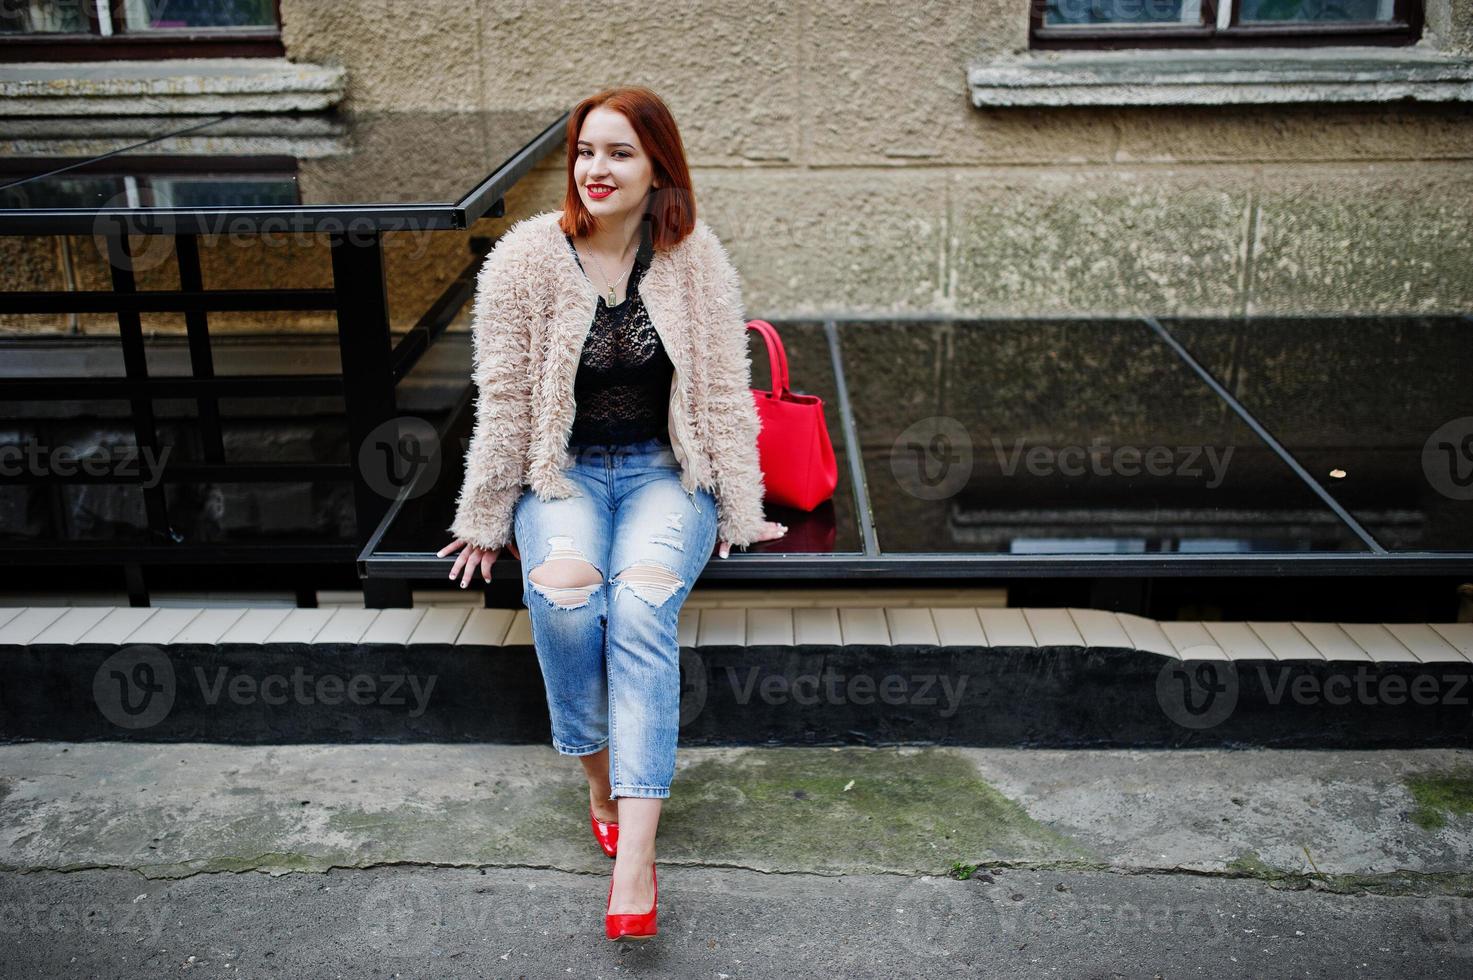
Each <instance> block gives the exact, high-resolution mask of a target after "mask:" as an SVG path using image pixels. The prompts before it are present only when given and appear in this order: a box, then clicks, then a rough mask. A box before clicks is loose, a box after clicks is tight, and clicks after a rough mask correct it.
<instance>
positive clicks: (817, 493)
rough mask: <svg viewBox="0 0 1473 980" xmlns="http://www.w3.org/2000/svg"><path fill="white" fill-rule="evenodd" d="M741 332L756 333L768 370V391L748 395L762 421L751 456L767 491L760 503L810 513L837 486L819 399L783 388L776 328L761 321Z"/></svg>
mask: <svg viewBox="0 0 1473 980" xmlns="http://www.w3.org/2000/svg"><path fill="white" fill-rule="evenodd" d="M747 329H748V330H755V331H757V333H758V334H759V335H760V336H761V337H762V339H763V340H764V341H765V342H766V343H767V361H768V364H769V365H770V366H771V368H772V390H771V391H763V390H761V389H759V388H753V389H752V398H753V399H754V400H755V401H756V403H757V417H758V418H759V419H761V420H762V429H761V431H760V432H758V433H757V455H758V459H759V462H760V464H761V466H762V482H763V484H764V486H765V487H766V489H767V493H766V496H765V498H764V499H766V500H770V501H772V502H773V503H775V504H781V505H783V506H785V507H795V508H797V509H798V510H803V511H811V510H813V508H815V507H817V506H818V505H819V504H821V503H823V502H824V501H825V500H828V499H830V498H831V497H833V495H834V488H835V487H837V486H838V484H839V467H838V465H837V464H836V463H835V461H834V444H833V442H832V441H830V439H829V427H828V424H827V423H826V422H825V421H824V415H823V399H822V398H819V397H818V396H817V395H803V394H798V393H796V392H794V391H793V390H792V389H791V388H789V387H788V354H787V351H785V350H783V342H782V338H781V337H779V336H778V334H777V328H776V327H774V326H773V325H772V324H770V323H768V322H767V321H766V320H748V321H747Z"/></svg>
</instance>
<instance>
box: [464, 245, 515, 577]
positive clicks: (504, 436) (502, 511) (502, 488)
mask: <svg viewBox="0 0 1473 980" xmlns="http://www.w3.org/2000/svg"><path fill="white" fill-rule="evenodd" d="M528 271H529V270H527V269H525V268H524V267H523V264H522V263H521V262H520V260H519V256H518V250H517V242H516V241H515V240H514V234H513V232H512V231H508V232H507V233H506V234H504V235H503V236H502V237H501V239H500V240H499V241H498V242H497V244H496V247H495V248H493V249H492V250H491V253H490V254H489V255H487V256H486V260H485V262H483V263H482V264H481V269H480V272H479V273H478V274H477V276H476V293H475V299H474V301H473V304H472V312H471V344H472V351H473V356H472V364H473V378H474V380H475V384H476V388H477V397H476V421H475V427H474V428H473V430H472V432H471V440H470V446H469V448H468V449H467V450H466V455H465V482H464V483H463V484H462V485H461V489H460V497H459V500H458V501H457V503H456V514H455V520H454V523H452V524H451V525H450V528H449V531H450V533H451V534H453V535H454V536H455V537H457V538H461V539H464V540H465V541H468V542H470V543H471V544H473V545H476V546H477V547H480V548H486V549H488V550H489V549H492V548H500V547H502V546H503V545H505V544H506V543H507V541H509V540H510V539H511V537H512V512H513V510H514V509H515V507H516V502H517V499H518V498H519V497H520V496H521V493H522V483H523V480H524V478H525V475H526V474H525V469H526V465H525V459H526V448H527V445H528V442H529V440H530V439H531V431H532V377H531V363H530V362H531V341H530V321H531V318H532V316H533V315H534V313H535V310H534V308H533V306H534V304H533V303H532V300H531V298H530V296H529V292H530V290H529V288H528V282H529V279H528Z"/></svg>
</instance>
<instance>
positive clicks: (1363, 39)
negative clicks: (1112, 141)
mask: <svg viewBox="0 0 1473 980" xmlns="http://www.w3.org/2000/svg"><path fill="white" fill-rule="evenodd" d="M1240 2H1241V0H1201V4H1202V20H1203V23H1202V24H1200V25H1195V26H1191V25H1178V24H1160V25H1156V26H1149V27H1110V26H1102V25H1094V24H1090V25H1080V26H1074V27H1061V26H1057V25H1056V26H1052V27H1046V26H1044V23H1043V15H1044V6H1045V0H1030V3H1029V5H1028V43H1029V47H1030V48H1032V49H1037V50H1044V49H1052V50H1063V49H1076V50H1077V49H1081V48H1083V49H1094V50H1104V49H1111V48H1186V49H1200V48H1241V47H1296V48H1309V47H1321V46H1330V45H1345V44H1356V45H1364V44H1378V45H1388V46H1391V45H1395V46H1405V45H1409V44H1415V43H1416V42H1417V41H1418V40H1420V39H1421V37H1422V24H1423V21H1424V18H1425V15H1426V12H1425V3H1424V0H1392V15H1391V20H1389V21H1386V22H1384V23H1375V24H1365V23H1362V24H1358V25H1347V24H1343V23H1298V24H1295V23H1284V24H1265V25H1252V26H1248V25H1244V24H1242V23H1240V22H1239V20H1238V13H1239V10H1240V6H1239V4H1240ZM1223 3H1226V4H1228V5H1229V20H1228V26H1227V27H1225V28H1219V27H1218V26H1217V19H1218V8H1219V6H1220V5H1221V4H1223Z"/></svg>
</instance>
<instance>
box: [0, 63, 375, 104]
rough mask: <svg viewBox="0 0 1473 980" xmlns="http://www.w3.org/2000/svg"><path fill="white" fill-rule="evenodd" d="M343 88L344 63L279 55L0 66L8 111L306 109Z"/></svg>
mask: <svg viewBox="0 0 1473 980" xmlns="http://www.w3.org/2000/svg"><path fill="white" fill-rule="evenodd" d="M346 87H347V70H346V69H344V68H341V67H337V66H329V65H310V64H299V63H297V62H293V61H288V60H286V59H285V58H187V59H178V60H167V61H100V62H92V61H88V62H18V63H14V64H5V65H0V98H3V99H4V102H5V114H6V115H7V116H97V115H106V116H117V115H168V114H176V113H179V114H182V113H224V112H291V111H309V112H310V111H316V110H320V109H328V108H331V107H332V106H335V105H337V104H338V103H339V102H341V101H342V99H343V94H344V91H345V89H346Z"/></svg>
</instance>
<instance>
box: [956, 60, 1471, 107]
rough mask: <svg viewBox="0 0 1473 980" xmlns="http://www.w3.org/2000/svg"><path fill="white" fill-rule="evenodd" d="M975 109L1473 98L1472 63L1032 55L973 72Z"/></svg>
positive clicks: (969, 75) (971, 83)
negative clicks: (988, 107)
mask: <svg viewBox="0 0 1473 980" xmlns="http://www.w3.org/2000/svg"><path fill="white" fill-rule="evenodd" d="M967 84H968V86H969V87H970V89H971V93H972V104H973V105H974V106H977V107H979V108H981V107H986V106H1083V105H1237V104H1264V103H1293V102H1391V101H1395V100H1398V99H1413V100H1416V101H1422V102H1467V101H1473V59H1467V58H1457V57H1453V56H1450V55H1447V54H1443V53H1440V52H1437V51H1432V50H1427V49H1419V48H1397V49H1389V48H1307V49H1295V48H1255V49H1215V50H1214V49H1207V50H1200V51H1190V52H1184V51H1181V50H1168V49H1156V50H1115V51H1079V52H1076V51H1062V52H1061V51H1050V52H1043V51H1039V52H1034V53H1031V54H1029V55H1027V56H1025V57H1023V58H1018V59H1007V60H998V61H992V62H987V63H982V64H976V65H973V66H972V67H971V68H970V69H969V70H968V72H967Z"/></svg>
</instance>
